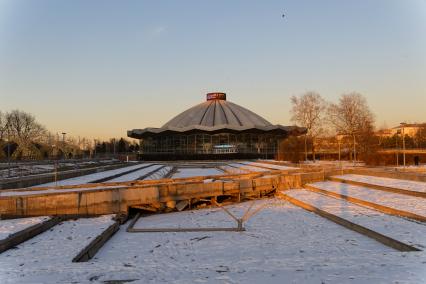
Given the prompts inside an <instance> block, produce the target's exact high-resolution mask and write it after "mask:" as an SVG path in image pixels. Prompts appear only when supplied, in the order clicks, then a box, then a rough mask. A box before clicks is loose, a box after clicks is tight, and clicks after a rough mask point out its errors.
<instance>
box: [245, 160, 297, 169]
mask: <svg viewBox="0 0 426 284" xmlns="http://www.w3.org/2000/svg"><path fill="white" fill-rule="evenodd" d="M240 163H241V164H245V165H249V166H255V167H264V168H268V169H273V170H284V171H286V170H296V169H298V168H295V167H288V166H280V165H275V164H266V163H258V162H240Z"/></svg>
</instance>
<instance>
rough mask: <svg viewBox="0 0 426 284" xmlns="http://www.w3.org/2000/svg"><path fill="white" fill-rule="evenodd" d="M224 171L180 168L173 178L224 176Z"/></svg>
mask: <svg viewBox="0 0 426 284" xmlns="http://www.w3.org/2000/svg"><path fill="white" fill-rule="evenodd" d="M223 174H224V173H223V171H221V170H219V169H216V168H178V170H177V172H176V173H175V174H173V176H172V178H187V177H195V176H214V175H223Z"/></svg>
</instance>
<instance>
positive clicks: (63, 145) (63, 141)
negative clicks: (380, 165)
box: [62, 132, 67, 159]
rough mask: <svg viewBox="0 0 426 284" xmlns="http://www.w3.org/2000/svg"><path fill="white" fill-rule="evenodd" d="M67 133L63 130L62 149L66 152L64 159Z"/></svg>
mask: <svg viewBox="0 0 426 284" xmlns="http://www.w3.org/2000/svg"><path fill="white" fill-rule="evenodd" d="M66 134H67V133H66V132H62V151H63V154H64V159H65V135H66Z"/></svg>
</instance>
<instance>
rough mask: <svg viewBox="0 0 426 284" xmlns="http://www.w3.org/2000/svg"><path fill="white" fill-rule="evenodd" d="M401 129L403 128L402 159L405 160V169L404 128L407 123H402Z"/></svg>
mask: <svg viewBox="0 0 426 284" xmlns="http://www.w3.org/2000/svg"><path fill="white" fill-rule="evenodd" d="M400 124H401V127H402V157H403V160H404V168H405V132H404V127H405V126H406V125H407V123H405V122H401V123H400Z"/></svg>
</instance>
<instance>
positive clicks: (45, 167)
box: [0, 159, 118, 179]
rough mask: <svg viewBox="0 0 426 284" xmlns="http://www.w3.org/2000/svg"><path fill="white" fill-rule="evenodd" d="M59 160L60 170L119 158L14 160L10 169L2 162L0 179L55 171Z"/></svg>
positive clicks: (95, 164)
mask: <svg viewBox="0 0 426 284" xmlns="http://www.w3.org/2000/svg"><path fill="white" fill-rule="evenodd" d="M56 162H57V167H58V170H72V169H79V168H87V167H94V166H105V165H108V164H116V163H118V160H115V159H112V160H96V161H94V160H73V161H68V160H61V161H39V162H37V161H36V162H16V161H13V162H12V163H11V165H10V167H11V168H10V170H9V168H8V164H7V163H0V179H8V178H16V177H23V176H30V175H38V174H45V173H49V172H53V171H54V169H55V163H56Z"/></svg>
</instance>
